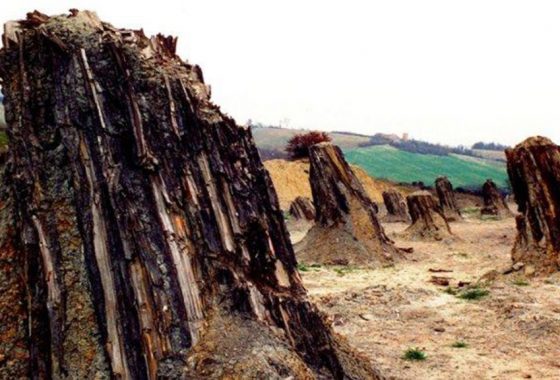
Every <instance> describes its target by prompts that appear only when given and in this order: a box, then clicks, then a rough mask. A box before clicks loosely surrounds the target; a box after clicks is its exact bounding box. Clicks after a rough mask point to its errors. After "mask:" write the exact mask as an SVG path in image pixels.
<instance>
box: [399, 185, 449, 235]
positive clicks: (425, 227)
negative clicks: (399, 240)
mask: <svg viewBox="0 0 560 380" xmlns="http://www.w3.org/2000/svg"><path fill="white" fill-rule="evenodd" d="M406 202H407V205H408V211H409V212H410V217H411V219H412V224H411V225H410V226H409V227H408V228H407V229H406V230H405V231H404V233H403V235H404V236H405V237H407V238H409V239H413V240H417V239H418V240H442V239H445V238H449V237H451V236H452V234H451V229H450V228H449V224H448V223H447V220H446V219H445V217H444V215H443V213H442V211H441V208H440V206H438V204H437V203H436V200H435V199H434V197H433V196H432V194H430V193H429V192H428V191H416V192H414V193H412V194H410V195H409V196H407V197H406Z"/></svg>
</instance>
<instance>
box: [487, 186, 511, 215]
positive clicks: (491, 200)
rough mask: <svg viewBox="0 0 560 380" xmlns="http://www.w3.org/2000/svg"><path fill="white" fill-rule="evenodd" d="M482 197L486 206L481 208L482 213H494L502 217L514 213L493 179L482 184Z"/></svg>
mask: <svg viewBox="0 0 560 380" xmlns="http://www.w3.org/2000/svg"><path fill="white" fill-rule="evenodd" d="M482 198H483V200H484V207H482V208H481V209H480V213H481V214H482V215H493V216H496V217H498V218H500V219H501V218H507V217H510V216H512V215H513V214H512V213H511V211H510V209H509V207H508V205H507V203H506V201H505V199H504V197H503V196H502V194H500V191H499V190H498V186H496V184H495V183H494V181H492V180H491V179H488V180H487V181H486V182H484V185H482Z"/></svg>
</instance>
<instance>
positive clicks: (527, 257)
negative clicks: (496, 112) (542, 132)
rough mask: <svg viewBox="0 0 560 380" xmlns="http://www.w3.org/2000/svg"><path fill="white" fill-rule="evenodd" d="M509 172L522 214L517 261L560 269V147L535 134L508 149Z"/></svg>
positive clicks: (539, 268) (543, 268) (541, 268)
mask: <svg viewBox="0 0 560 380" xmlns="http://www.w3.org/2000/svg"><path fill="white" fill-rule="evenodd" d="M506 157H507V165H508V174H509V178H510V181H511V186H512V189H513V193H514V195H515V201H516V202H517V205H518V211H519V213H520V215H518V216H517V239H516V241H515V244H514V247H513V251H512V258H513V261H514V263H518V262H523V263H524V264H529V263H531V264H533V265H534V267H535V269H536V271H537V272H546V271H552V270H558V269H560V256H559V255H560V192H559V189H560V147H558V145H556V144H554V143H553V142H552V141H550V140H549V139H547V138H545V137H540V136H539V137H531V138H528V139H527V140H525V141H523V142H522V143H520V144H519V145H517V146H516V147H515V148H513V149H507V150H506Z"/></svg>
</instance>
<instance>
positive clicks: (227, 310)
mask: <svg viewBox="0 0 560 380" xmlns="http://www.w3.org/2000/svg"><path fill="white" fill-rule="evenodd" d="M3 41H4V48H3V49H2V50H1V51H0V76H1V77H2V79H3V81H4V82H3V85H4V88H3V90H4V93H5V95H6V98H5V106H6V118H7V122H8V128H9V129H8V134H9V138H10V151H9V158H8V163H7V165H8V171H7V178H6V180H5V181H3V186H4V188H3V190H2V194H8V196H7V198H4V199H8V200H3V201H2V204H1V206H2V208H1V209H0V221H1V222H2V225H1V226H0V231H1V232H2V235H1V237H0V243H1V249H2V251H1V252H0V270H1V271H0V286H1V288H0V289H1V290H2V292H0V308H1V309H0V321H1V322H2V324H1V326H0V333H1V337H2V341H1V342H0V350H1V351H0V355H3V356H2V359H0V378H20V377H33V378H56V379H59V378H76V379H82V378H83V379H86V378H109V377H112V378H122V379H155V378H169V379H179V378H240V377H243V378H280V377H282V378H285V377H290V376H292V377H294V378H311V377H313V376H315V377H332V378H339V379H340V378H373V377H375V376H376V375H375V374H374V373H373V372H372V370H371V369H370V368H369V366H368V365H367V364H365V362H360V359H359V358H358V357H356V356H355V354H353V353H352V351H351V350H350V349H348V348H347V346H346V343H344V341H341V340H340V339H339V338H337V337H336V336H335V335H334V334H333V332H332V330H331V329H330V327H328V326H327V325H326V324H325V322H324V319H323V318H322V316H321V315H320V314H319V313H318V311H317V310H316V308H315V307H314V306H313V305H312V304H310V303H309V301H308V300H307V297H306V292H305V289H304V288H303V285H302V282H301V279H300V276H299V274H298V272H297V270H296V260H295V257H294V253H293V250H292V247H291V245H290V243H289V240H288V233H287V231H286V228H285V225H284V223H283V217H282V212H281V210H280V209H279V206H278V200H277V197H276V193H275V191H274V189H273V188H272V185H271V181H270V178H269V176H268V174H267V172H266V170H265V169H264V168H263V165H262V163H261V161H260V159H259V156H258V153H257V150H256V147H255V145H254V142H253V138H252V136H251V132H250V130H248V129H245V128H241V127H238V126H237V125H236V124H235V122H234V121H233V120H232V119H230V118H228V117H226V116H224V115H223V114H222V113H221V112H220V111H219V108H218V107H217V106H215V105H213V104H212V103H211V102H210V100H209V89H208V87H207V86H206V85H205V84H204V82H203V79H202V73H201V70H200V68H198V67H197V66H192V65H190V64H188V63H185V62H182V61H181V60H180V59H179V58H178V57H177V56H176V55H175V44H176V39H173V38H170V37H163V36H157V37H153V38H151V39H148V38H147V37H145V36H144V34H143V33H142V32H141V31H131V30H118V29H115V28H113V27H112V26H110V25H108V24H105V23H103V22H101V21H99V20H98V19H97V17H96V16H95V15H94V14H92V13H90V12H78V11H72V14H71V15H69V16H66V15H64V16H57V17H53V18H49V17H47V16H45V15H42V14H40V13H33V14H30V15H29V16H28V18H27V20H24V21H21V22H17V23H10V24H8V25H7V26H6V28H5V33H4V36H3Z"/></svg>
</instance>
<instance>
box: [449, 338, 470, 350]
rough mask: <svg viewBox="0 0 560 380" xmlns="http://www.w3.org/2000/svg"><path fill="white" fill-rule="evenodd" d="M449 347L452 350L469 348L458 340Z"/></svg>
mask: <svg viewBox="0 0 560 380" xmlns="http://www.w3.org/2000/svg"><path fill="white" fill-rule="evenodd" d="M451 347H453V348H467V347H469V345H468V344H467V343H465V342H463V341H462V340H458V341H456V342H455V343H453V344H452V345H451Z"/></svg>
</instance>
